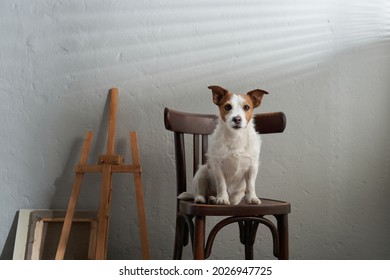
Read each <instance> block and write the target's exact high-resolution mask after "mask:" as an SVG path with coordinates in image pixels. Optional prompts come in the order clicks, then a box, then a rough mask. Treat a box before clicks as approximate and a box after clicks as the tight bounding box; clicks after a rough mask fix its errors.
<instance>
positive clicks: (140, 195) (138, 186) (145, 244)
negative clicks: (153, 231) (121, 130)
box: [130, 131, 150, 260]
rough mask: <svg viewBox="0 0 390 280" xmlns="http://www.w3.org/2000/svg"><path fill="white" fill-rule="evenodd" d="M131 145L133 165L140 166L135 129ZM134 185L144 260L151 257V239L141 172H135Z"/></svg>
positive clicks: (131, 135) (132, 132) (132, 133)
mask: <svg viewBox="0 0 390 280" xmlns="http://www.w3.org/2000/svg"><path fill="white" fill-rule="evenodd" d="M130 147H131V155H132V160H133V165H137V166H140V165H141V161H140V157H139V152H138V142H137V133H136V132H134V131H131V132H130ZM134 185H135V195H136V202H137V212H138V224H139V228H140V238H141V248H142V257H143V259H144V260H148V259H150V255H149V240H148V231H147V226H146V214H145V205H144V192H143V188H142V177H141V172H139V173H134Z"/></svg>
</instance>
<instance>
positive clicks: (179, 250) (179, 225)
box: [173, 215, 186, 260]
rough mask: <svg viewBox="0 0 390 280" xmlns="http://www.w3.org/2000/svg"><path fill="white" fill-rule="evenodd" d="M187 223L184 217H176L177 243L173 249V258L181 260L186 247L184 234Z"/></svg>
mask: <svg viewBox="0 0 390 280" xmlns="http://www.w3.org/2000/svg"><path fill="white" fill-rule="evenodd" d="M185 228H186V225H185V221H184V219H183V217H181V216H180V215H177V217H176V229H175V245H174V249H173V259H174V260H181V258H182V254H183V247H184V234H185V232H186V230H185Z"/></svg>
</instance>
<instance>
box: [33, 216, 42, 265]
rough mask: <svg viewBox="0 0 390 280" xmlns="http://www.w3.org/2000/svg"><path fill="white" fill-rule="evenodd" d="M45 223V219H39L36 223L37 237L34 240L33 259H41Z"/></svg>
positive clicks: (35, 232)
mask: <svg viewBox="0 0 390 280" xmlns="http://www.w3.org/2000/svg"><path fill="white" fill-rule="evenodd" d="M43 223H44V222H43V220H39V221H37V223H36V224H35V231H34V237H35V239H34V241H33V246H32V252H31V259H32V260H39V259H40V253H41V245H42V233H43Z"/></svg>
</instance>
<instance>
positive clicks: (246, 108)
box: [243, 105, 251, 111]
mask: <svg viewBox="0 0 390 280" xmlns="http://www.w3.org/2000/svg"><path fill="white" fill-rule="evenodd" d="M243 108H244V111H249V109H250V108H251V107H250V106H249V105H244V107H243Z"/></svg>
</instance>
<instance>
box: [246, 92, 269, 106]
mask: <svg viewBox="0 0 390 280" xmlns="http://www.w3.org/2000/svg"><path fill="white" fill-rule="evenodd" d="M264 94H268V92H266V91H265V90H262V89H254V90H251V91H250V92H248V93H247V95H249V96H250V98H251V99H252V102H253V106H254V107H255V108H256V107H259V106H260V104H261V100H262V99H263V96H264Z"/></svg>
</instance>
